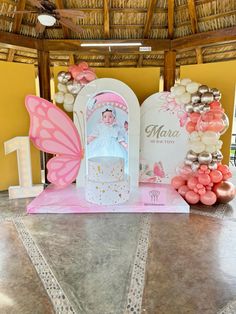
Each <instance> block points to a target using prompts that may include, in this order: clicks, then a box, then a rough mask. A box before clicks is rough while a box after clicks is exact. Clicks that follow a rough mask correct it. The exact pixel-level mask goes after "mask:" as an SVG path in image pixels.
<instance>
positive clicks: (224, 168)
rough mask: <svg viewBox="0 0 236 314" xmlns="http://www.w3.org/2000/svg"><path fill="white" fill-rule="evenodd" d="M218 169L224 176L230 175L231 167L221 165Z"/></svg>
mask: <svg viewBox="0 0 236 314" xmlns="http://www.w3.org/2000/svg"><path fill="white" fill-rule="evenodd" d="M217 169H218V170H219V171H220V172H222V174H226V173H228V172H229V171H230V170H229V167H228V166H227V165H222V164H219V165H218V167H217Z"/></svg>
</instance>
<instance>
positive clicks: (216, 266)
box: [0, 192, 236, 314]
mask: <svg viewBox="0 0 236 314" xmlns="http://www.w3.org/2000/svg"><path fill="white" fill-rule="evenodd" d="M30 201H31V200H30V199H19V200H9V199H8V195H7V193H6V192H0V239H1V241H0V313H1V314H5V313H6V314H8V313H14V314H15V313H17V314H21V313H22V314H34V313H36V314H47V313H61V314H65V313H79V314H80V313H82V314H123V313H126V314H128V313H133V314H135V313H136V314H139V313H140V314H141V313H145V314H159V313H160V314H162V313H163V314H164V313H165V314H175V313H176V314H185V313H186V314H187V313H188V314H205V313H206V314H213V313H214V314H216V313H221V314H223V313H225V314H226V313H236V201H235V202H232V203H230V204H227V205H215V206H213V207H206V206H194V207H192V208H191V214H189V215H186V214H148V215H142V214H96V215H95V214H94V215H92V214H81V215H79V214H77V215H73V214H69V215H49V214H48V215H42V214H40V215H26V212H25V207H26V204H27V203H28V202H30Z"/></svg>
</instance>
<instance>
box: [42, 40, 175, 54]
mask: <svg viewBox="0 0 236 314" xmlns="http://www.w3.org/2000/svg"><path fill="white" fill-rule="evenodd" d="M91 42H92V43H107V44H109V43H132V42H142V44H143V46H151V47H152V52H155V51H163V50H169V49H170V42H171V41H170V40H169V39H131V40H126V39H125V40H90V41H89V40H78V39H74V40H73V39H67V40H61V39H55V40H48V39H45V40H43V44H44V47H45V50H47V51H63V52H65V51H77V52H80V53H93V54H101V55H104V54H105V53H109V49H108V48H109V47H81V46H80V45H81V43H91ZM111 51H112V53H117V52H122V53H139V48H138V47H111Z"/></svg>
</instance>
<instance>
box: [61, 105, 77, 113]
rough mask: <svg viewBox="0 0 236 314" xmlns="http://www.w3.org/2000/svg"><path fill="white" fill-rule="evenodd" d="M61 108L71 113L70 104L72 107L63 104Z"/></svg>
mask: <svg viewBox="0 0 236 314" xmlns="http://www.w3.org/2000/svg"><path fill="white" fill-rule="evenodd" d="M63 107H64V109H65V110H66V111H67V112H72V111H73V107H74V106H73V104H72V105H69V104H64V105H63Z"/></svg>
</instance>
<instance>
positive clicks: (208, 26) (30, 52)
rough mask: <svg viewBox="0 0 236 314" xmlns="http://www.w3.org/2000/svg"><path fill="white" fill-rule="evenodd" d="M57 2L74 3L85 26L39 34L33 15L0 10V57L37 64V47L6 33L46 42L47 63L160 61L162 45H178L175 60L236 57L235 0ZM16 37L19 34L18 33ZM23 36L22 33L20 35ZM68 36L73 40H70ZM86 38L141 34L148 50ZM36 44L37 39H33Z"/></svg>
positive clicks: (61, 2)
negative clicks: (92, 43)
mask: <svg viewBox="0 0 236 314" xmlns="http://www.w3.org/2000/svg"><path fill="white" fill-rule="evenodd" d="M51 2H54V3H55V4H56V6H57V8H77V9H80V10H81V11H83V12H84V14H85V17H84V18H83V19H81V18H74V19H73V21H74V23H76V24H78V25H80V26H81V27H82V29H83V31H82V32H80V33H75V32H73V31H71V30H69V29H67V28H66V27H61V25H60V24H58V23H56V24H55V25H54V26H53V27H47V28H46V30H45V31H44V33H43V36H42V35H39V34H37V33H36V32H35V25H36V22H37V16H36V15H35V14H30V13H29V14H24V15H20V14H19V15H0V60H5V61H14V62H23V63H31V64H35V65H37V62H38V58H37V50H36V49H33V48H34V46H32V48H31V47H26V46H27V45H26V46H25V47H24V48H21V47H18V46H20V45H19V43H18V44H17V47H14V46H10V45H9V44H14V41H15V40H14V37H12V41H13V42H12V41H11V42H8V43H7V39H6V38H9V39H11V37H7V35H6V34H8V33H11V35H12V34H19V35H22V36H26V37H27V39H29V38H30V39H32V40H33V41H34V40H38V41H40V42H44V43H45V44H44V47H47V49H48V50H49V51H50V62H51V65H69V64H72V63H78V62H80V61H81V60H85V61H87V62H88V63H89V65H90V66H92V67H104V66H109V67H140V66H143V67H149V66H158V67H161V68H163V66H164V51H165V50H169V49H173V50H176V53H177V54H176V66H177V67H179V66H180V65H185V64H195V63H203V62H217V61H225V60H232V59H236V1H235V0H195V1H194V0H175V1H172V0H110V1H109V0H52V1H51ZM19 9H20V10H22V9H23V10H24V9H25V10H32V9H34V8H33V7H32V6H31V5H30V3H29V2H28V1H27V0H1V2H0V13H1V12H2V11H11V10H19ZM17 38H18V37H17ZM20 38H21V37H20ZM70 39H71V41H70ZM88 40H96V41H97V40H98V41H99V40H103V41H104V40H109V42H111V41H114V40H116V41H130V40H132V41H135V40H138V41H140V40H143V43H144V45H145V46H151V47H152V51H151V52H140V51H139V50H138V47H135V48H132V49H131V48H129V49H128V48H127V49H126V48H122V49H118V48H116V49H113V48H111V49H110V50H109V49H108V48H103V49H91V48H87V49H81V47H80V43H81V42H83V41H88ZM35 47H37V45H36V44H35Z"/></svg>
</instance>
